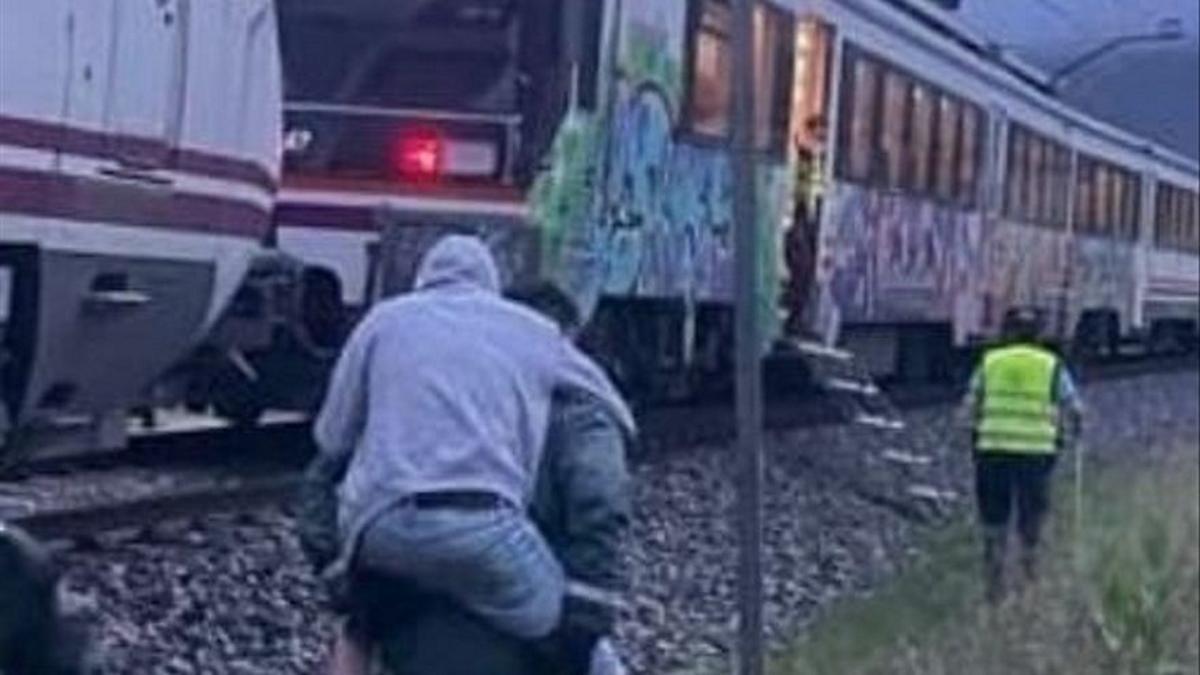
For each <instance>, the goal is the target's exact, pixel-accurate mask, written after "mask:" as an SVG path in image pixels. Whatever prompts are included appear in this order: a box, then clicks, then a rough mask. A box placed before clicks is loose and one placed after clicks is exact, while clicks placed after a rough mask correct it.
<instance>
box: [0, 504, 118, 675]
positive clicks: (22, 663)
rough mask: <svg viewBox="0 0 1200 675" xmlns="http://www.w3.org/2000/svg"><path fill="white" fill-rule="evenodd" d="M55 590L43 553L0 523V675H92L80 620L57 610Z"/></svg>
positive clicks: (52, 569)
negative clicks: (3, 674)
mask: <svg viewBox="0 0 1200 675" xmlns="http://www.w3.org/2000/svg"><path fill="white" fill-rule="evenodd" d="M58 584H59V570H58V567H57V565H55V564H54V562H53V561H52V560H51V558H50V555H49V554H48V552H47V551H46V550H45V548H43V547H42V546H41V545H40V544H39V543H38V542H36V541H34V539H33V538H32V537H30V536H29V535H28V534H27V533H25V532H24V531H23V530H21V529H19V528H16V527H14V526H11V525H6V524H4V523H3V522H0V673H6V674H9V675H86V674H88V673H94V672H98V664H97V663H96V661H95V658H94V656H93V654H92V651H91V645H90V640H89V639H88V635H87V631H86V630H85V629H84V626H83V619H82V617H78V616H74V615H72V614H71V613H69V612H67V611H65V610H64V609H63V608H62V607H61V605H60V603H59V598H58Z"/></svg>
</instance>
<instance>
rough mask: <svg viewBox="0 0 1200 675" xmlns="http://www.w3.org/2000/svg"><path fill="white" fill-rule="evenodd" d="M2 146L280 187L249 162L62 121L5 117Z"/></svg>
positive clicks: (0, 123) (0, 117)
mask: <svg viewBox="0 0 1200 675" xmlns="http://www.w3.org/2000/svg"><path fill="white" fill-rule="evenodd" d="M0 145H10V146H14V147H18V148H29V149H33V150H49V151H54V152H63V153H67V154H71V155H80V156H83V157H91V158H93V159H112V160H120V161H124V162H127V163H133V164H137V165H145V166H146V167H147V168H154V169H165V170H171V171H180V172H183V173H189V174H193V175H196V176H204V177H206V178H217V179H221V180H229V181H236V182H239V183H246V184H249V185H253V186H255V187H258V188H261V189H263V190H268V191H274V190H275V188H276V187H277V185H276V180H275V178H274V177H273V176H272V175H271V172H270V171H268V170H267V168H266V167H264V166H262V165H261V164H258V163H256V162H253V161H250V160H247V159H241V158H238V157H231V156H227V155H222V154H218V153H215V152H210V151H207V150H198V149H195V148H174V149H172V148H171V147H169V146H168V145H167V144H166V143H165V142H163V141H161V140H157V139H153V138H145V137H142V136H134V135H130V134H116V133H108V132H103V131H94V130H91V129H83V128H80V127H72V126H68V125H65V124H60V123H58V122H43V121H40V120H32V119H27V118H24V117H13V116H10V115H0Z"/></svg>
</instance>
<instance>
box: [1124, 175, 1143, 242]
mask: <svg viewBox="0 0 1200 675" xmlns="http://www.w3.org/2000/svg"><path fill="white" fill-rule="evenodd" d="M1125 194H1126V205H1127V207H1128V209H1129V212H1128V213H1127V214H1126V216H1125V219H1126V221H1127V222H1128V223H1129V238H1130V239H1132V240H1134V241H1136V240H1137V239H1139V238H1140V237H1141V235H1142V178H1141V176H1138V175H1137V174H1135V173H1132V172H1131V173H1130V174H1129V186H1128V187H1127V188H1126V193H1125Z"/></svg>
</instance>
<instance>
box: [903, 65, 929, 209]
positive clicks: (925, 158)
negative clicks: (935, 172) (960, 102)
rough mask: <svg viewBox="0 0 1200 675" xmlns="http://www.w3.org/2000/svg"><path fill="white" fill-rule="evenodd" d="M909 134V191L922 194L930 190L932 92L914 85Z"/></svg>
mask: <svg viewBox="0 0 1200 675" xmlns="http://www.w3.org/2000/svg"><path fill="white" fill-rule="evenodd" d="M910 125H911V131H910V132H909V169H908V171H909V174H910V179H909V186H908V187H909V189H911V190H912V191H913V192H915V193H917V194H924V193H926V192H928V191H929V188H930V182H931V181H930V175H929V174H930V166H931V164H932V159H933V91H932V90H931V89H930V88H929V87H928V86H926V85H924V84H921V83H919V82H918V83H916V84H915V85H913V88H912V119H911V120H910Z"/></svg>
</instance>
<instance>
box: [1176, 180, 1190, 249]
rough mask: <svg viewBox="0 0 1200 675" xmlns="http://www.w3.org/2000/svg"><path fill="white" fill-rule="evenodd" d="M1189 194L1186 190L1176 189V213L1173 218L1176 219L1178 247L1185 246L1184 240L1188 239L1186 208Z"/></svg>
mask: <svg viewBox="0 0 1200 675" xmlns="http://www.w3.org/2000/svg"><path fill="white" fill-rule="evenodd" d="M1187 194H1188V193H1187V191H1185V190H1176V191H1175V199H1174V204H1175V213H1174V218H1173V220H1174V221H1175V246H1176V247H1180V246H1183V244H1184V242H1185V241H1186V240H1187V229H1186V228H1187V225H1186V223H1185V222H1184V221H1185V218H1186V209H1187Z"/></svg>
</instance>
